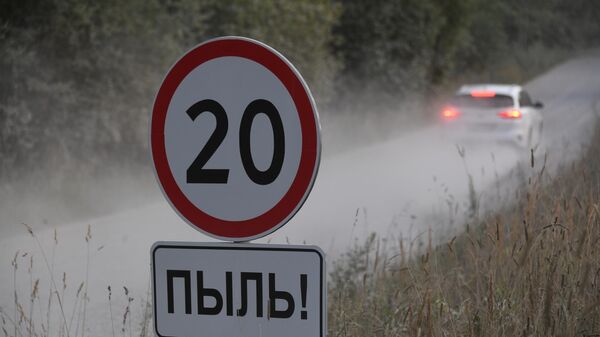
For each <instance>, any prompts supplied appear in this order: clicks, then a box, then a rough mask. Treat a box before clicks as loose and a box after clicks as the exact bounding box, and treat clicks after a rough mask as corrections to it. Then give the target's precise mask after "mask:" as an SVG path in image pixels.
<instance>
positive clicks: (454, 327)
mask: <svg viewBox="0 0 600 337" xmlns="http://www.w3.org/2000/svg"><path fill="white" fill-rule="evenodd" d="M535 159H536V158H534V157H533V155H532V158H531V161H530V167H529V169H528V170H526V174H527V175H528V177H527V179H525V180H524V181H525V182H524V185H523V186H522V187H521V188H520V189H519V191H518V193H517V197H516V202H515V203H514V204H512V205H510V206H506V207H504V208H503V209H500V210H498V211H496V212H495V213H492V214H488V215H486V216H484V217H476V218H474V219H473V221H472V222H471V223H470V224H469V225H468V226H467V227H466V230H465V231H464V232H462V233H461V234H460V235H457V236H456V237H454V238H452V239H450V240H448V242H447V243H446V244H444V245H438V246H432V245H431V243H428V242H427V241H425V240H421V241H422V243H421V244H420V247H421V248H420V249H415V247H414V246H415V243H414V242H412V241H411V242H405V241H403V242H401V244H399V245H398V248H397V249H396V250H388V251H377V250H376V248H375V247H376V244H375V243H376V242H379V241H380V240H383V239H379V238H377V237H375V236H373V237H371V238H369V240H368V241H367V242H366V243H365V244H364V245H362V246H356V247H355V248H354V249H352V250H351V251H350V252H348V253H347V254H346V255H345V256H344V257H343V258H342V259H340V260H339V261H337V263H336V264H335V266H334V268H333V272H332V277H331V280H330V285H329V298H330V300H329V303H330V308H329V323H330V326H329V332H330V336H333V337H338V336H486V337H491V336H598V335H600V250H599V249H598V247H600V132H598V131H597V132H596V136H595V137H594V140H593V142H592V144H591V146H590V148H589V149H588V150H587V152H586V153H585V154H584V156H583V158H582V159H581V160H580V161H579V162H577V163H575V164H572V165H571V166H569V167H566V168H563V169H562V170H561V173H560V174H559V175H558V177H556V178H554V179H550V178H549V177H548V176H547V173H546V172H545V166H544V164H543V163H542V165H541V166H540V165H539V164H537V163H536V162H540V160H535ZM542 162H544V161H542ZM536 165H538V166H536ZM416 246H419V244H416ZM406 256H412V258H406ZM366 261H383V263H379V264H375V263H370V264H368V263H366Z"/></svg>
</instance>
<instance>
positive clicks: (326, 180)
mask: <svg viewBox="0 0 600 337" xmlns="http://www.w3.org/2000/svg"><path fill="white" fill-rule="evenodd" d="M526 87H527V89H528V90H529V91H530V92H531V94H532V96H533V97H534V99H535V100H540V101H542V102H543V103H544V104H545V109H544V111H543V115H544V134H543V140H542V143H541V145H540V146H539V147H538V148H537V149H536V159H537V160H536V161H537V162H538V163H541V162H542V161H543V157H544V155H545V154H546V153H547V170H548V172H549V173H550V174H553V173H554V172H555V171H556V167H557V166H558V165H560V164H565V163H568V162H569V161H571V160H573V159H575V158H577V155H578V153H579V151H580V150H581V149H582V147H583V146H585V144H586V142H588V141H589V140H590V136H591V131H592V129H593V124H594V122H595V120H596V117H597V111H598V110H599V109H600V105H599V104H600V103H599V102H598V99H599V98H600V54H597V53H596V54H588V55H587V56H584V57H579V58H575V59H572V60H570V61H568V62H566V63H563V64H561V65H559V66H557V67H555V68H554V69H552V70H551V71H549V72H547V73H546V74H544V75H542V76H539V77H538V78H536V79H535V80H533V81H532V82H530V83H528V84H527V85H526ZM324 146H327V144H324ZM528 160H529V153H528V151H527V150H518V149H517V148H515V147H511V146H492V145H489V144H478V145H477V146H470V147H468V148H467V149H466V150H465V155H464V158H462V157H461V156H459V153H458V151H457V148H456V146H455V145H454V144H452V143H451V142H449V141H448V140H446V139H444V138H443V137H440V129H439V127H438V126H431V127H429V128H426V129H422V130H415V131H413V132H412V133H409V134H406V135H404V136H402V137H400V138H397V139H394V140H391V141H387V142H385V143H380V144H375V145H371V146H368V147H363V148H360V149H357V150H355V151H351V152H346V153H344V154H342V155H338V156H328V157H326V158H325V159H324V160H323V161H322V163H321V169H320V172H319V176H318V178H317V182H316V184H315V187H314V189H313V192H312V194H311V195H310V197H309V198H308V201H307V202H306V204H305V205H304V207H303V208H302V209H301V210H300V212H299V213H298V214H297V216H296V217H294V219H293V220H292V221H290V222H289V223H288V224H287V225H285V226H284V227H283V228H282V229H281V230H279V231H277V232H276V233H275V234H272V235H270V236H268V237H266V238H264V239H262V240H259V242H277V243H280V242H290V243H307V244H314V245H319V246H321V247H322V248H323V250H324V251H325V252H326V253H327V254H328V255H329V257H330V259H332V258H335V257H336V256H338V255H339V254H340V253H341V252H343V251H344V250H345V249H347V248H348V247H349V246H350V245H352V244H353V242H355V240H357V241H358V242H361V240H364V238H365V237H366V236H367V235H368V234H369V233H371V232H376V233H378V234H379V235H380V236H381V237H383V238H385V239H386V240H387V241H388V243H389V244H390V245H391V244H394V242H397V240H398V239H399V238H401V237H411V238H412V237H416V236H418V235H419V234H420V233H422V232H423V231H427V230H428V229H429V228H431V229H432V231H433V232H436V233H443V232H444V231H446V230H451V229H452V228H455V226H456V225H457V224H459V223H461V221H460V220H461V219H463V218H464V216H465V214H468V212H469V209H470V207H471V205H472V199H473V198H475V200H477V201H481V203H482V206H481V207H484V208H489V207H494V205H495V201H494V200H500V199H506V198H507V196H509V195H510V192H511V191H513V189H514V186H516V185H517V184H519V178H518V177H519V174H518V171H519V170H518V169H517V167H518V166H519V164H518V163H519V162H520V163H522V164H521V167H524V169H522V170H524V171H527V169H528V165H527V164H526V163H528ZM537 165H540V164H537ZM525 174H527V172H525ZM469 175H470V176H471V177H472V179H473V180H472V187H473V188H472V189H471V190H470V189H469V179H468V176H469ZM513 177H514V179H513ZM485 200H488V201H487V202H485ZM88 224H89V225H91V236H88V237H87V238H86V233H87V226H88ZM0 231H2V227H0ZM36 237H37V238H38V240H39V242H40V244H39V245H38V243H37V241H36V239H34V238H32V237H31V236H30V235H29V234H28V233H27V232H26V231H25V230H24V229H23V230H22V231H17V232H16V234H15V232H14V231H10V232H9V231H6V232H5V233H1V232H0V307H1V308H2V311H3V313H4V315H6V316H7V317H11V318H14V317H17V320H18V317H19V314H18V312H15V305H14V300H15V298H14V290H15V289H16V290H18V294H19V296H20V298H19V299H18V301H19V303H21V305H22V307H23V310H24V312H26V313H27V315H28V316H29V315H31V316H30V317H32V318H33V323H32V325H33V326H37V328H36V329H37V330H38V331H41V329H42V328H41V325H40V324H41V323H42V322H47V316H46V312H47V309H46V308H47V306H48V295H49V291H50V289H56V290H57V291H58V292H59V293H61V294H62V293H63V292H64V297H63V303H61V304H62V305H63V310H62V311H63V312H64V317H63V314H61V310H59V309H58V306H57V303H56V300H54V301H53V303H52V308H53V310H52V313H51V316H50V317H51V318H50V321H51V322H52V321H53V322H54V325H51V327H50V329H51V330H52V331H55V329H58V327H59V325H60V322H66V323H67V325H71V329H70V330H71V335H75V333H74V332H75V331H76V330H77V329H79V331H80V330H81V329H85V330H86V331H89V333H88V335H96V336H100V335H103V336H106V335H112V331H113V330H114V331H116V333H117V334H118V335H121V329H122V328H124V329H125V330H126V331H129V330H128V329H129V327H128V324H129V323H126V324H125V326H123V324H122V320H123V315H124V313H125V310H126V309H125V305H126V304H127V300H126V299H127V296H126V295H125V290H124V288H123V286H126V287H127V289H128V292H129V295H128V296H132V297H133V298H135V300H134V301H133V302H131V308H130V312H129V313H128V315H131V316H129V318H133V322H134V323H133V324H137V323H135V322H138V321H139V320H140V319H141V317H142V316H143V314H144V309H143V306H142V302H143V299H145V298H146V294H147V291H148V287H149V267H150V266H149V263H150V261H149V249H150V246H151V245H152V243H153V242H155V241H158V240H182V241H212V240H211V239H209V238H207V237H205V236H204V235H202V234H200V233H198V232H197V231H195V230H193V229H191V228H190V227H189V226H188V225H187V224H185V223H184V222H183V221H182V220H180V219H179V218H178V216H177V215H176V214H175V212H174V211H173V210H171V208H170V207H169V205H168V204H167V202H166V201H164V200H161V199H159V201H157V202H155V203H151V204H147V205H145V206H142V207H138V208H135V209H130V210H127V211H124V212H120V213H118V214H112V215H107V216H105V217H100V218H94V219H88V220H86V221H81V222H77V223H72V224H68V225H64V226H61V227H60V228H58V230H57V236H56V240H55V235H54V231H53V230H51V229H47V230H37V231H36ZM56 243H57V244H56ZM40 246H41V247H42V248H43V251H44V252H43V253H42V250H41V249H40ZM17 252H18V254H17ZM15 256H16V262H17V267H16V268H17V271H16V273H15V272H14V270H15V267H14V265H13V264H11V262H12V261H13V259H15ZM32 256H33V266H31V257H32ZM50 270H51V271H52V272H50ZM51 275H52V277H51ZM36 279H40V285H39V292H38V296H39V298H37V299H36V300H35V301H34V305H33V306H31V302H30V294H31V289H32V287H33V285H34V284H35V280H36ZM63 280H64V281H63ZM84 281H85V282H84ZM63 282H64V284H63ZM82 282H84V283H83V287H82V288H81V292H80V293H79V295H77V291H78V288H79V286H80V285H81V284H82ZM65 285H66V288H65V287H64V286H65ZM109 285H110V286H111V289H112V297H111V302H109V301H108V288H107V287H108V286H109ZM86 291H87V297H88V298H89V301H87V307H86V308H85V314H83V312H84V307H85V305H84V303H86V302H85V301H82V300H81V299H82V298H83V294H84V293H85V292H86ZM83 317H87V318H86V319H84V318H83ZM111 317H112V322H113V323H112V324H111ZM6 324H7V326H10V324H11V323H10V322H8V323H6ZM22 324H25V323H22ZM27 324H29V323H27ZM84 325H85V328H83V326H84ZM135 329H137V327H134V330H135Z"/></svg>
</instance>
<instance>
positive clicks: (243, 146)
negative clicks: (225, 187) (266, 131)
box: [186, 99, 285, 185]
mask: <svg viewBox="0 0 600 337" xmlns="http://www.w3.org/2000/svg"><path fill="white" fill-rule="evenodd" d="M205 111H208V112H210V113H212V114H213V115H214V116H215V118H216V120H217V126H216V128H215V131H213V133H212V135H211V136H210V138H209V139H208V142H206V145H204V148H202V151H200V153H199V154H198V156H197V157H196V159H195V160H194V162H192V165H190V167H189V168H188V169H187V179H186V181H187V183H188V184H226V183H227V179H228V177H229V169H205V168H204V165H206V163H207V162H208V161H209V160H210V158H211V157H212V156H213V154H214V153H215V152H216V151H217V149H218V148H219V146H220V145H221V143H223V140H225V136H226V135H227V129H228V128H229V122H228V120H227V113H226V112H225V109H223V106H221V104H219V103H218V102H216V101H213V100H211V99H205V100H202V101H200V102H198V103H195V104H194V105H192V106H191V107H190V108H189V109H188V110H187V111H186V112H187V114H188V116H190V118H191V119H192V121H193V120H195V119H196V117H198V116H199V115H200V114H201V113H203V112H205ZM261 113H262V114H265V115H266V116H267V118H269V122H270V123H271V127H272V128H273V158H272V159H271V165H270V166H269V168H267V169H266V170H265V171H261V170H259V169H258V168H256V165H254V160H253V159H252V152H251V144H250V132H251V130H252V124H253V122H254V118H255V117H256V116H257V115H258V114H261ZM239 138H240V139H239V140H240V144H239V145H240V157H241V159H242V164H243V166H244V170H245V171H246V174H247V175H248V177H249V178H250V179H251V180H252V181H253V182H255V183H257V184H259V185H268V184H270V183H272V182H273V181H275V179H277V177H278V176H279V173H281V168H282V167H283V159H284V157H285V134H284V131H283V123H282V121H281V116H280V115H279V111H277V108H275V106H274V105H273V104H272V103H271V102H269V101H267V100H264V99H257V100H254V101H252V102H251V103H250V104H249V105H248V106H247V107H246V110H244V114H243V115H242V121H241V124H240V134H239Z"/></svg>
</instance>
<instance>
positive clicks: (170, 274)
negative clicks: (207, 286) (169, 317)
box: [167, 270, 192, 315]
mask: <svg viewBox="0 0 600 337" xmlns="http://www.w3.org/2000/svg"><path fill="white" fill-rule="evenodd" d="M174 278H183V282H184V287H185V313H186V314H188V315H189V314H191V313H192V295H191V292H192V289H191V288H192V287H191V281H190V272H189V271H187V270H167V307H168V309H167V310H168V312H169V314H172V313H174V312H175V303H174V302H175V298H174V296H173V279H174Z"/></svg>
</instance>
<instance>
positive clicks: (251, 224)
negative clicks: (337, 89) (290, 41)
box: [150, 37, 327, 337]
mask: <svg viewBox="0 0 600 337" xmlns="http://www.w3.org/2000/svg"><path fill="white" fill-rule="evenodd" d="M150 145H151V153H152V160H153V163H154V168H155V173H156V177H157V180H158V183H159V185H160V187H161V189H162V192H163V194H164V195H165V197H166V199H167V200H168V201H169V203H170V204H171V206H172V207H173V209H174V210H175V211H176V212H177V213H178V214H179V215H180V216H181V218H182V219H183V220H185V221H186V222H187V223H188V224H189V225H190V226H192V227H193V228H194V229H196V230H198V231H200V232H202V233H204V234H206V235H209V236H211V237H214V238H217V239H221V240H225V241H233V242H235V243H234V244H232V243H222V244H216V243H182V242H157V243H156V244H155V245H154V246H153V247H152V253H151V260H152V280H153V282H152V284H153V294H154V322H155V332H156V334H157V335H158V336H173V337H177V336H179V337H188V336H210V337H218V336H223V337H225V336H226V337H231V336H246V337H248V336H264V337H269V336H272V337H276V336H277V337H278V336H303V337H322V336H325V334H326V330H327V320H326V318H327V317H326V308H327V306H326V301H327V298H326V283H325V279H326V274H325V259H324V254H323V252H322V251H321V250H320V249H319V248H318V247H314V246H292V245H258V244H249V243H240V242H248V241H250V240H254V239H258V238H261V237H263V236H265V235H268V234H270V233H272V232H274V231H275V230H277V229H278V228H280V227H281V226H283V225H284V224H285V223H286V222H288V221H289V220H290V219H291V218H292V217H293V216H294V214H295V213H296V212H297V211H298V210H299V209H300V207H301V206H302V204H303V203H304V201H305V200H306V198H307V197H308V194H309V193H310V190H311V189H312V186H313V184H314V182H315V178H316V175H317V171H318V167H319V162H320V154H321V141H320V126H319V117H318V113H317V109H316V106H315V103H314V100H313V98H312V95H311V94H310V91H309V89H308V87H307V85H306V83H305V82H304V80H303V79H302V77H301V76H300V73H299V72H298V71H297V70H296V69H295V68H294V66H293V65H292V64H291V63H290V62H289V61H288V60H287V59H286V58H285V57H283V56H282V55H281V54H279V53H278V52H277V51H275V50H274V49H272V48H271V47H269V46H267V45H265V44H263V43H261V42H258V41H255V40H251V39H247V38H242V37H224V38H218V39H214V40H210V41H207V42H205V43H202V44H200V45H198V46H196V47H195V48H193V49H192V50H190V51H188V52H187V53H186V54H184V55H183V57H181V59H179V60H178V61H177V62H176V63H175V64H174V65H173V66H172V68H171V69H170V70H169V72H168V73H167V75H166V77H165V79H164V80H163V83H162V85H161V87H160V89H159V91H158V93H157V95H156V99H155V102H154V107H153V110H152V117H151V126H150Z"/></svg>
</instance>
